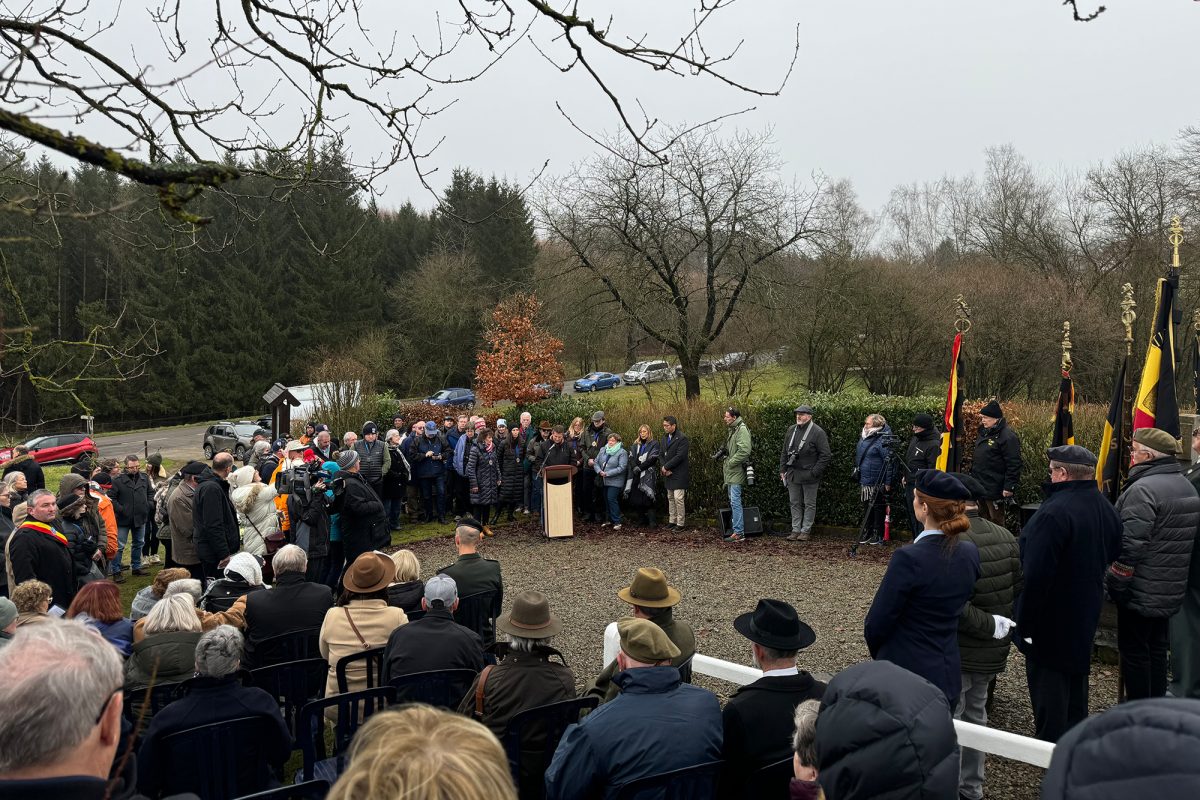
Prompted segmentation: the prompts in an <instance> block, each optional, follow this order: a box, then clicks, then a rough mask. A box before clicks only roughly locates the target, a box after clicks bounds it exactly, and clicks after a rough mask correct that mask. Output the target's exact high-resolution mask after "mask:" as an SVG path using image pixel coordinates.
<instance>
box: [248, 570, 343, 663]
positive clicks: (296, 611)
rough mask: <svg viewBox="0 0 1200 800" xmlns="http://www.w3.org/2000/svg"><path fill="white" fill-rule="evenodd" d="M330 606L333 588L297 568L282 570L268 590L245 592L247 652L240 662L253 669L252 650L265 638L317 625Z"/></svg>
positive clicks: (323, 619)
mask: <svg viewBox="0 0 1200 800" xmlns="http://www.w3.org/2000/svg"><path fill="white" fill-rule="evenodd" d="M331 607H333V592H331V591H329V587H328V586H325V585H324V584H321V583H310V582H309V581H306V580H304V575H303V574H301V573H299V572H285V573H284V574H282V575H280V576H278V578H277V579H276V581H275V585H274V586H273V587H272V588H271V589H269V590H268V591H265V592H254V593H252V594H248V595H246V655H245V657H244V658H243V659H242V662H243V663H242V665H243V666H244V667H246V668H247V669H254V666H255V664H254V651H255V648H256V647H258V645H259V644H260V643H261V642H262V641H263V640H264V639H269V638H270V637H272V636H279V635H281V634H284V633H291V632H292V631H299V630H304V629H305V628H320V627H321V624H322V623H323V622H325V612H326V611H328V610H329V609H330V608H331Z"/></svg>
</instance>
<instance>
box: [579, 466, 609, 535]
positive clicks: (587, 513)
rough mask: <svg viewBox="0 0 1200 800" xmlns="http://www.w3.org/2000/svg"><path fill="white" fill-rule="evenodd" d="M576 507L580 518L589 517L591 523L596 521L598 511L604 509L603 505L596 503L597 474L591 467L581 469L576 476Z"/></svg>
mask: <svg viewBox="0 0 1200 800" xmlns="http://www.w3.org/2000/svg"><path fill="white" fill-rule="evenodd" d="M574 491H575V507H576V508H577V509H578V510H579V516H581V517H587V520H588V521H589V522H595V521H596V509H598V508H604V505H603V503H600V504H597V502H596V497H595V495H596V473H595V471H594V470H592V469H591V468H589V467H581V468H580V469H579V474H578V475H576V476H575V487H574Z"/></svg>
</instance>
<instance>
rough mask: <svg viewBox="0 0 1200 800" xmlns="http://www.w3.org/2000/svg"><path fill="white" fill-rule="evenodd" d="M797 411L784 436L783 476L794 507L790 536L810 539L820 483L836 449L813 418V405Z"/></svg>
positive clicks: (790, 539)
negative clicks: (830, 449) (794, 419)
mask: <svg viewBox="0 0 1200 800" xmlns="http://www.w3.org/2000/svg"><path fill="white" fill-rule="evenodd" d="M795 413H796V424H795V425H793V426H791V427H790V428H788V430H787V434H786V435H785V436H784V437H783V451H782V452H781V453H780V454H779V479H780V480H781V481H783V485H784V486H786V487H787V491H788V503H789V505H790V506H791V511H792V533H791V535H789V536H788V537H787V540H788V541H789V542H807V541H808V537H809V536H810V535H811V534H812V526H813V522H815V521H816V519H817V487H818V486H819V485H820V483H821V474H822V473H824V472H825V468H826V467H828V466H829V461H830V460H831V459H832V458H833V453H831V452H830V451H829V437H828V436H827V435H826V434H825V430H824V429H823V428H822V427H821V426H820V425H818V424H817V423H815V422H813V410H812V407H811V406H797V407H796V412H795Z"/></svg>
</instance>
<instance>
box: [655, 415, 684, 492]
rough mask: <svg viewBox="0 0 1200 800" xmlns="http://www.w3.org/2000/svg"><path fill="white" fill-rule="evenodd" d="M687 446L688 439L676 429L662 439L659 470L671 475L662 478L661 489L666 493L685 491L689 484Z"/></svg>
mask: <svg viewBox="0 0 1200 800" xmlns="http://www.w3.org/2000/svg"><path fill="white" fill-rule="evenodd" d="M689 446H690V443H689V442H688V437H686V436H684V435H683V433H681V432H680V430H679V429H678V428H676V429H675V433H673V434H671V435H670V436H664V437H663V439H662V465H661V468H662V469H665V470H667V471H668V472H670V473H671V474H670V475H664V476H663V489H665V490H666V491H668V492H670V491H674V490H676V489H687V488H688V485H689V484H690V483H691V471H690V469H689V466H688V447H689Z"/></svg>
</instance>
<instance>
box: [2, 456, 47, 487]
mask: <svg viewBox="0 0 1200 800" xmlns="http://www.w3.org/2000/svg"><path fill="white" fill-rule="evenodd" d="M10 472H20V473H22V474H23V475H24V476H25V482H26V483H28V484H29V486H27V487H26V488H25V494H30V493H32V492H33V491H34V490H35V489H45V488H46V474H45V473H44V472H42V465H41V464H39V463H38V462H37V459H36V458H34V457H33V454H32V453H26V454H24V455H20V456H17V457H16V458H14V459H12V460H11V461H9V462H7V463H6V464H5V465H4V472H3V473H2V474H0V477H3V476H4V475H7V474H8V473H10Z"/></svg>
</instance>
